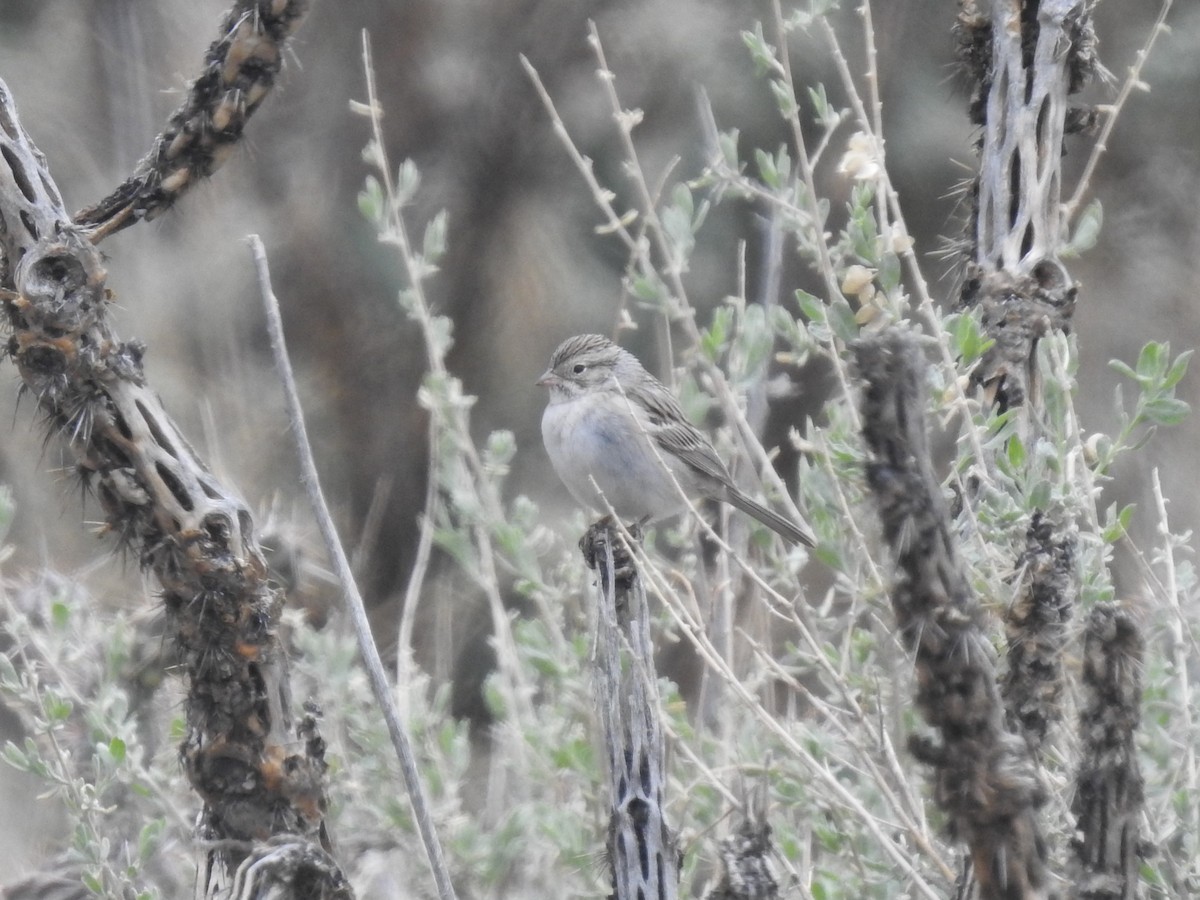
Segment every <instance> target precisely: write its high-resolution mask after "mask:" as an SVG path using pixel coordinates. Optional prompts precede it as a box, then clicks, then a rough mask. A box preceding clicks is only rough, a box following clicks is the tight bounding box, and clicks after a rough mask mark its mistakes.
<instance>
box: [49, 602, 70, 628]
mask: <svg viewBox="0 0 1200 900" xmlns="http://www.w3.org/2000/svg"><path fill="white" fill-rule="evenodd" d="M70 620H71V607H69V606H67V604H65V603H63V602H62V601H61V600H55V601H54V602H53V603H51V604H50V621H51V622H53V623H54V627H55V628H57V629H58V630H59V631H62V630H63V629H64V628H66V627H67V623H68V622H70Z"/></svg>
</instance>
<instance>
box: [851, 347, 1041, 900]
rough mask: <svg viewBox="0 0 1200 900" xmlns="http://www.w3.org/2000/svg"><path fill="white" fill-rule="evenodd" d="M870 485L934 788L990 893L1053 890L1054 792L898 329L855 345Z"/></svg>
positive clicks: (990, 899) (916, 745)
mask: <svg viewBox="0 0 1200 900" xmlns="http://www.w3.org/2000/svg"><path fill="white" fill-rule="evenodd" d="M854 354H855V358H856V362H857V365H858V369H859V372H860V374H861V376H862V378H863V379H864V381H865V385H864V388H863V392H862V404H861V409H862V419H863V437H864V440H865V442H866V444H867V447H868V449H869V451H870V454H871V457H872V459H871V461H870V462H869V463H868V464H867V481H868V484H869V486H870V489H871V491H872V492H873V493H874V495H875V498H876V502H877V504H878V507H879V514H880V518H881V520H882V523H883V533H884V537H885V539H886V540H887V542H888V544H889V545H890V546H891V548H892V552H893V554H894V556H895V558H896V564H897V573H896V581H895V584H894V585H893V588H892V594H891V598H892V608H893V609H894V611H895V613H896V624H897V627H898V628H899V630H900V635H901V638H902V640H903V642H904V644H905V645H906V646H907V647H909V648H910V649H911V650H912V651H914V653H915V657H916V658H915V673H916V684H917V697H916V703H917V707H918V708H919V709H920V711H921V713H922V715H923V716H924V718H925V720H926V721H927V722H928V723H929V724H930V725H931V726H932V727H933V728H935V729H936V730H937V732H938V735H939V740H937V741H935V740H934V739H932V738H913V739H912V741H911V742H910V749H911V750H912V752H913V754H914V755H915V756H917V757H918V758H919V759H921V760H922V761H923V762H925V763H927V764H929V765H931V766H932V767H933V769H934V795H935V799H936V801H937V803H938V805H939V806H941V807H942V809H943V810H944V811H945V812H946V815H947V817H948V819H949V826H950V831H951V834H952V836H954V837H955V838H958V839H960V840H962V841H964V842H965V843H966V845H967V847H968V849H969V852H970V855H971V860H972V864H973V867H974V872H975V878H976V880H977V882H978V884H979V888H980V895H981V897H983V898H984V900H1000V898H1004V900H1044V898H1049V897H1051V896H1052V891H1051V889H1050V886H1049V879H1048V874H1047V869H1046V857H1045V846H1044V841H1043V837H1042V832H1041V826H1040V824H1039V822H1038V815H1037V811H1038V808H1039V807H1040V806H1041V805H1042V804H1043V803H1044V802H1045V792H1044V789H1043V786H1042V784H1041V781H1040V779H1039V777H1038V772H1037V767H1036V766H1035V765H1034V762H1033V759H1032V757H1031V754H1030V751H1029V748H1028V747H1027V746H1026V744H1025V741H1024V740H1022V738H1021V737H1020V736H1018V735H1016V734H1013V733H1011V732H1009V731H1008V730H1007V728H1006V727H1005V721H1004V707H1003V705H1002V704H1001V702H1000V694H999V690H998V688H997V684H996V663H995V657H994V653H993V651H992V648H991V645H990V643H989V641H988V638H987V635H986V633H985V631H984V629H983V627H982V617H983V615H982V612H981V609H980V607H979V604H978V602H977V601H976V599H975V597H974V596H973V594H972V591H971V588H970V585H969V583H968V581H967V576H966V572H965V570H964V567H963V565H962V562H961V561H960V559H959V556H958V551H957V549H956V546H955V543H954V539H953V536H952V534H951V530H950V517H949V514H948V510H947V508H946V504H945V501H944V500H943V498H942V494H941V488H940V485H939V484H938V481H937V479H936V478H935V477H934V475H933V469H932V464H931V461H930V456H929V446H928V441H927V437H926V433H925V391H924V387H923V384H924V382H923V373H924V365H925V363H924V359H923V357H922V356H921V354H920V352H919V351H918V349H917V345H916V342H915V340H914V339H913V338H912V337H910V336H908V335H906V334H904V333H902V332H900V331H897V330H890V331H886V332H884V333H882V334H881V335H879V336H877V337H874V338H870V339H864V340H862V341H859V342H858V343H857V344H855V345H854Z"/></svg>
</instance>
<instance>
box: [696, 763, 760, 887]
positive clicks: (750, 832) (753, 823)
mask: <svg viewBox="0 0 1200 900" xmlns="http://www.w3.org/2000/svg"><path fill="white" fill-rule="evenodd" d="M768 768H769V767H768ZM768 791H769V782H768V780H767V776H766V773H765V772H764V774H763V779H762V782H761V783H760V784H759V786H758V789H757V790H756V791H755V792H754V796H752V797H750V798H749V799H748V801H747V803H746V806H745V809H744V810H743V811H742V813H741V815H740V816H739V818H738V822H737V825H736V826H735V827H734V829H733V832H732V833H731V834H730V835H728V836H727V837H725V838H722V840H721V843H720V845H719V847H718V848H717V851H718V852H717V862H718V864H719V872H720V874H719V875H718V877H717V882H716V884H715V885H714V886H713V888H712V889H711V890H710V891H709V892H708V893H707V894H705V895H704V900H775V898H776V897H778V896H779V882H778V880H777V879H776V877H775V869H774V866H772V865H771V854H772V853H774V852H775V848H774V847H773V846H772V844H771V826H770V824H769V823H768V822H767V797H768Z"/></svg>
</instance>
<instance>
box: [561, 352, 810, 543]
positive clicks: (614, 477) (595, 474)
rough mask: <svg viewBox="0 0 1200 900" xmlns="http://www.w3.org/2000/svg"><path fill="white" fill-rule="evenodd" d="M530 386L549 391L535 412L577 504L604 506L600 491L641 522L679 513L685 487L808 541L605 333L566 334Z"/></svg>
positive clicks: (797, 540)
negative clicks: (735, 473)
mask: <svg viewBox="0 0 1200 900" xmlns="http://www.w3.org/2000/svg"><path fill="white" fill-rule="evenodd" d="M537 383H538V384H539V385H542V386H544V387H548V388H549V389H550V403H549V404H548V405H547V406H546V412H545V413H544V414H543V415H542V440H543V441H545V443H546V452H547V453H548V454H549V456H550V462H551V464H552V465H553V466H554V471H555V472H557V473H558V477H559V478H561V479H562V481H563V483H564V484H565V485H566V486H567V489H568V490H569V491H570V492H571V495H572V496H573V497H574V498H575V499H576V500H577V501H579V503H581V504H583V505H584V506H587V507H591V508H593V509H596V510H599V511H603V510H604V509H605V507H604V501H603V500H601V498H600V496H599V494H597V488H598V489H599V491H600V492H601V493H603V495H604V499H605V500H607V501H608V504H609V505H610V506H611V507H612V508H613V510H614V511H615V512H616V513H617V515H618V516H620V517H621V518H622V519H624V520H626V521H635V522H638V523H644V522H648V521H653V520H656V519H662V518H665V517H667V516H670V515H673V514H675V513H677V512H680V511H681V510H682V509H683V508H684V507H685V506H686V504H685V503H684V498H683V497H682V496H681V495H680V493H679V491H680V488H682V490H683V493H684V494H686V495H688V496H691V497H696V496H700V497H708V498H712V499H714V500H721V501H724V502H725V503H729V504H731V505H733V506H736V507H737V508H738V509H740V510H741V511H742V512H744V513H747V514H749V515H751V516H753V517H754V518H755V519H758V521H759V522H761V523H762V524H763V525H766V526H767V527H768V528H770V529H771V530H772V531H774V532H775V533H776V534H778V535H780V536H781V537H783V538H785V539H787V540H789V541H792V542H793V543H797V544H807V545H808V546H809V547H812V546H814V544H815V539H814V538H813V536H812V535H811V534H810V533H809V531H808V529H807V528H806V527H805V526H803V525H800V524H797V523H795V522H791V521H789V520H788V519H785V518H784V517H783V516H781V515H779V514H778V513H776V512H774V511H772V510H769V509H767V508H766V507H765V506H762V505H761V504H759V503H756V502H755V501H754V500H751V499H750V498H749V497H747V496H746V495H745V494H743V493H742V492H741V491H740V490H738V488H737V486H736V485H735V484H734V483H733V478H731V477H730V475H729V470H728V469H726V468H725V464H724V463H723V462H721V459H720V457H719V456H717V451H716V450H714V449H713V445H712V444H711V443H710V442H709V440H708V438H706V437H705V436H704V434H703V433H702V432H701V431H700V430H699V429H698V428H696V426H694V425H692V423H691V422H689V421H688V420H687V419H686V418H684V415H683V410H682V409H680V408H679V403H678V401H676V399H675V398H674V397H673V396H672V395H671V392H670V391H669V390H667V388H666V387H665V386H664V385H663V383H662V382H661V381H659V380H658V379H657V378H655V377H654V376H653V375H651V374H650V373H649V372H647V371H646V370H645V369H644V368H642V364H641V363H640V362H638V361H637V358H636V357H635V356H634V355H633V354H632V353H629V352H628V351H626V350H622V349H621V348H620V347H618V346H617V345H616V344H614V343H613V342H612V341H610V340H609V339H608V338H605V337H601V336H600V335H598V334H581V335H577V336H576V337H573V338H567V340H565V341H563V342H562V344H560V345H559V347H558V349H557V350H555V351H554V355H553V356H552V357H550V368H549V369H547V370H546V371H545V372H544V373H543V374H542V377H541V378H539V379H538V382H537ZM671 476H674V480H672V477H671ZM593 480H594V481H595V486H593V484H592V481H593ZM676 482H677V483H678V487H676V484H675V483H676Z"/></svg>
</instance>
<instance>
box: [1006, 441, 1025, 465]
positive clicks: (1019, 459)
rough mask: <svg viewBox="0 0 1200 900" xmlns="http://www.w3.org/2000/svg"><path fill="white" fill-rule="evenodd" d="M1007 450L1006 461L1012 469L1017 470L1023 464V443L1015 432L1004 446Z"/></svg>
mask: <svg viewBox="0 0 1200 900" xmlns="http://www.w3.org/2000/svg"><path fill="white" fill-rule="evenodd" d="M1005 449H1006V450H1007V452H1008V463H1009V465H1010V466H1012V467H1013V469H1014V470H1019V469H1020V468H1021V467H1022V466H1024V465H1025V445H1024V444H1023V443H1021V439H1020V438H1019V437H1017V436H1016V435H1015V434H1014V435H1012V436H1011V437H1010V438H1009V439H1008V446H1007V448H1005Z"/></svg>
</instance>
